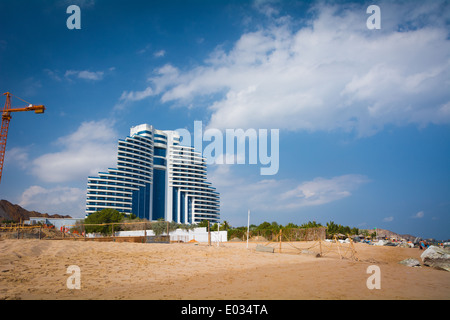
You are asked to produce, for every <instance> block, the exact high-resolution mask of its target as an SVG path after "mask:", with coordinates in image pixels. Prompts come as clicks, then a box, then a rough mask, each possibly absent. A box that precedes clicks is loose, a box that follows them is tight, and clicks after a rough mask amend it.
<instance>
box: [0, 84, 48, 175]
mask: <svg viewBox="0 0 450 320" xmlns="http://www.w3.org/2000/svg"><path fill="white" fill-rule="evenodd" d="M3 95H5V96H6V102H5V107H4V108H3V112H2V127H1V130H0V182H1V180H2V173H3V164H4V162H5V152H6V140H7V138H8V129H9V122H10V121H11V112H21V111H34V112H35V113H44V111H45V106H43V105H32V104H31V103H29V102H27V101H25V100H23V99H20V98H19V97H16V98H18V99H20V100H22V101H24V102H26V103H28V106H27V107H23V108H14V109H13V108H11V96H12V94H11V93H9V92H6V93H4V94H3Z"/></svg>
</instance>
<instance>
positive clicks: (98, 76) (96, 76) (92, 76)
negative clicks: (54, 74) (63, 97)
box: [64, 70, 105, 81]
mask: <svg viewBox="0 0 450 320" xmlns="http://www.w3.org/2000/svg"><path fill="white" fill-rule="evenodd" d="M104 74H105V73H104V72H103V71H94V72H93V71H88V70H83V71H76V70H67V71H66V73H65V74H64V77H66V78H67V79H71V78H72V77H73V76H74V77H76V78H78V79H84V80H92V81H99V80H102V79H103V75H104Z"/></svg>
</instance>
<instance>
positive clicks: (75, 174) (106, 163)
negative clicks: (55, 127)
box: [31, 120, 117, 182]
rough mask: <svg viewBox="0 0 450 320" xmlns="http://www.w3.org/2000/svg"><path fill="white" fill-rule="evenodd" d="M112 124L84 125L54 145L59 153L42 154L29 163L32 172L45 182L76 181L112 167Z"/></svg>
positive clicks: (114, 156)
mask: <svg viewBox="0 0 450 320" xmlns="http://www.w3.org/2000/svg"><path fill="white" fill-rule="evenodd" d="M116 137H117V134H116V132H115V130H114V129H113V123H111V122H110V121H107V120H103V121H90V122H83V123H82V124H81V125H80V127H79V128H78V129H77V130H76V131H75V132H73V133H72V134H70V135H68V136H64V137H61V138H59V139H58V140H57V141H56V142H55V144H56V145H57V146H58V147H59V148H60V149H61V150H60V151H58V152H53V153H47V154H44V155H42V156H40V157H38V158H36V159H34V160H33V161H32V162H31V167H32V169H31V172H32V173H33V174H34V175H35V176H37V177H38V178H39V179H41V180H42V181H45V182H67V181H79V179H80V178H83V177H85V178H86V179H87V177H88V175H94V174H97V173H98V172H99V171H102V170H106V169H107V168H108V167H112V166H113V165H114V163H115V159H116V156H117V146H116V141H115V140H116V139H117V138H116Z"/></svg>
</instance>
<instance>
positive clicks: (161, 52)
mask: <svg viewBox="0 0 450 320" xmlns="http://www.w3.org/2000/svg"><path fill="white" fill-rule="evenodd" d="M153 55H154V56H155V57H156V58H160V57H164V56H165V55H166V51H165V50H159V51H156V52H155V53H154V54H153Z"/></svg>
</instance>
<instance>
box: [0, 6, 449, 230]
mask: <svg viewBox="0 0 450 320" xmlns="http://www.w3.org/2000/svg"><path fill="white" fill-rule="evenodd" d="M71 4H76V5H78V6H79V7H80V9H81V29H80V30H69V29H68V28H67V26H66V20H67V19H68V18H69V16H70V14H67V13H66V9H67V7H68V6H69V5H71ZM371 4H376V5H378V6H379V7H380V10H381V29H374V30H369V29H368V28H367V26H366V21H367V19H368V18H369V17H370V14H367V13H366V9H367V7H368V6H369V5H371ZM449 16H450V5H449V4H448V2H446V1H376V2H372V1H369V2H361V1H316V2H307V1H283V0H279V1H276V0H274V1H263V0H261V1H237V0H236V1H226V0H220V1H205V0H196V1H193V0H185V1H168V0H165V1H111V0H107V1H106V0H103V1H101V0H84V1H81V0H79V1H76V0H68V1H64V0H61V1H4V0H1V1H0V75H1V76H0V88H1V90H3V91H2V93H3V92H6V91H9V92H11V93H13V94H14V95H16V96H18V97H21V98H23V99H25V100H26V101H29V102H31V103H33V104H44V105H46V107H47V110H46V113H45V114H44V115H35V114H33V113H31V112H27V113H17V114H13V119H12V121H11V125H10V129H9V136H8V142H7V153H6V163H5V167H4V171H3V177H2V181H1V185H0V198H2V199H7V200H9V201H11V202H13V203H18V204H20V205H22V206H23V207H25V208H27V209H29V210H36V211H41V212H48V213H61V214H69V215H71V216H73V217H81V216H83V215H84V203H85V189H86V182H87V176H88V175H95V174H96V173H97V172H98V171H105V170H106V169H107V168H108V167H114V166H115V161H116V159H115V148H116V143H117V139H119V138H123V137H125V136H127V135H128V134H129V128H130V127H131V126H134V125H138V124H141V123H149V124H152V125H154V126H155V127H156V128H159V129H164V130H175V129H178V128H186V129H188V130H191V131H192V130H193V128H194V121H196V120H200V121H202V122H203V124H204V125H205V127H209V128H217V129H220V130H225V129H236V128H242V129H244V130H246V129H249V128H254V129H279V130H280V145H279V158H280V166H279V171H278V173H277V174H276V175H272V176H262V175H260V171H259V169H260V167H259V165H248V164H247V165H237V164H236V165H218V164H216V165H211V166H210V167H209V169H208V170H209V178H210V180H211V181H212V182H213V184H214V185H215V186H216V187H217V189H218V191H219V192H220V193H221V200H222V201H221V214H222V220H227V221H229V222H230V224H231V225H233V226H240V225H245V224H246V222H247V210H248V209H250V210H251V212H252V222H253V223H255V224H259V223H261V222H263V221H269V222H272V221H277V222H278V223H282V224H286V223H288V222H294V223H297V224H301V223H304V222H307V221H310V220H316V221H318V222H321V223H326V222H328V221H331V220H333V221H335V222H336V223H340V224H343V225H350V226H354V227H359V228H374V227H378V228H385V229H389V230H392V231H395V232H398V233H410V234H414V235H417V236H422V237H435V238H450V234H449V226H450V218H449V217H450V215H449V214H450V166H449V163H450V126H449V123H450V90H449V89H450V80H449V79H450V77H449V74H450V40H449V39H450V38H449V20H448V17H449ZM3 103H4V100H3ZM21 105H23V103H21V101H20V100H13V106H21Z"/></svg>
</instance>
